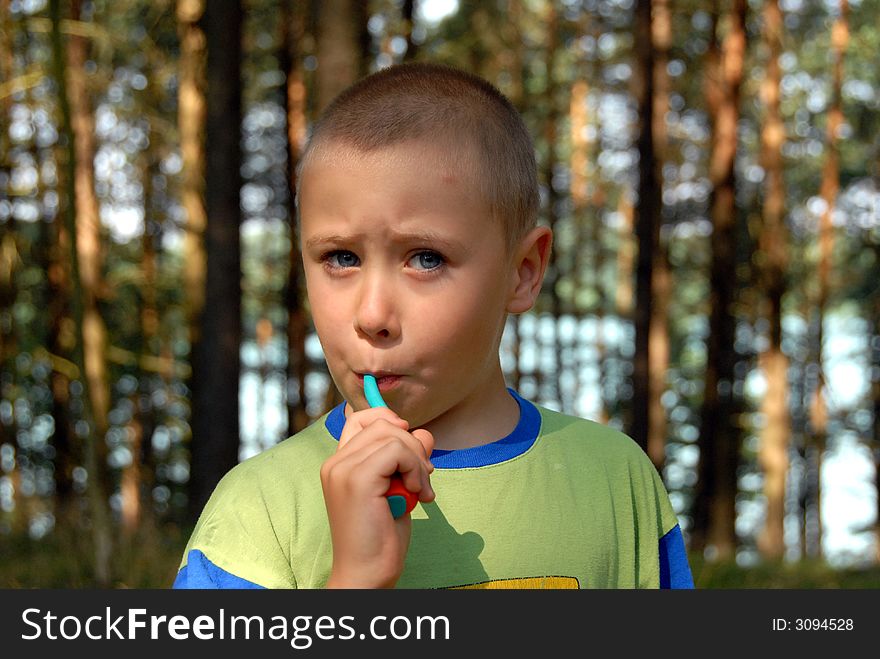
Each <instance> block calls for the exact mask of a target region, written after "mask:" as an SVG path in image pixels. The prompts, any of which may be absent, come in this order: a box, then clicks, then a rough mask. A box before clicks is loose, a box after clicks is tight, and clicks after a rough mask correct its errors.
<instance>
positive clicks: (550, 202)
mask: <svg viewBox="0 0 880 659" xmlns="http://www.w3.org/2000/svg"><path fill="white" fill-rule="evenodd" d="M558 31H559V18H558V15H557V12H556V7H555V6H554V3H553V2H552V1H551V2H547V3H546V6H545V8H544V34H545V36H546V39H547V43H546V46H545V51H544V60H545V62H546V63H547V86H546V88H545V89H544V94H543V99H541V100H542V101H543V105H544V107H545V108H546V115H545V117H544V145H545V149H546V157H545V159H544V162H543V163H542V164H543V176H542V178H543V179H544V185H545V186H546V189H547V210H546V215H545V217H546V219H547V224H548V226H549V227H550V229H551V230H553V231H557V225H558V224H559V216H558V209H559V205H560V197H561V195H560V193H559V190H557V189H556V187H555V186H554V184H553V178H554V172H555V170H556V165H557V162H558V161H559V156H558V148H557V139H558V133H559V121H560V118H561V117H560V115H561V114H562V113H561V112H560V108H559V104H558V103H557V93H558V84H557V82H556V71H555V69H556V61H557V53H558V50H559V34H558ZM560 256H561V253H560V250H559V248H558V246H557V248H556V249H553V250H551V253H550V260H549V262H548V264H547V275H546V278H545V280H544V290H545V291H547V293H548V295H549V297H550V308H549V312H550V316H551V321H552V323H553V331H552V332H549V333H547V334H548V336H547V337H546V341H543V340H542V337H543V336H544V334H545V333H544V332H542V331H541V329H540V319H538V325H539V326H537V327H536V337H535V338H536V343H537V344H538V346H539V348H538V350H539V355H538V368H537V371H536V373H535V375H536V379H537V381H538V395H539V397H540V398H541V399H543V400H544V401H548V402H549V401H554V400H555V401H559V400H561V395H560V394H561V392H560V390H559V389H560V377H559V376H560V369H561V364H560V359H559V340H558V335H559V329H558V328H559V317H560V315H561V314H562V299H561V296H560V285H559V284H560V282H561V280H562V268H561V261H560ZM544 355H547V357H549V358H548V359H545V358H544ZM547 363H552V364H553V367H552V368H553V372H552V373H546V372H545V370H544V369H543V368H542V364H547Z"/></svg>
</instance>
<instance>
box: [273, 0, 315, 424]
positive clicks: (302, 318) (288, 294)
mask: <svg viewBox="0 0 880 659" xmlns="http://www.w3.org/2000/svg"><path fill="white" fill-rule="evenodd" d="M292 4H293V3H291V2H290V0H285V2H284V3H283V10H284V13H283V15H282V38H281V52H280V53H279V61H280V64H281V70H282V72H283V73H284V78H285V80H286V81H287V94H285V96H284V115H285V116H286V117H287V189H288V199H289V200H290V201H289V209H290V266H289V267H290V269H289V271H288V275H287V282H286V284H285V288H284V292H283V296H284V303H285V307H286V308H287V382H288V386H287V434H288V435H294V434H296V433H297V432H299V431H300V430H302V429H303V428H305V427H306V426H307V425H308V424H309V422H310V421H311V419H310V418H309V415H308V412H307V411H306V374H307V373H308V360H307V359H306V335H307V334H308V329H309V322H308V317H307V313H306V310H305V306H304V303H305V286H304V281H303V274H302V261H301V257H300V249H299V243H298V241H297V240H296V237H297V230H296V210H295V209H296V205H295V204H296V166H297V163H298V162H299V157H300V153H301V149H302V147H303V145H304V144H305V139H306V86H305V81H304V80H303V72H302V68H301V67H300V65H299V62H300V59H301V58H300V56H299V52H300V48H301V45H300V44H301V43H302V40H303V37H304V36H305V22H306V21H305V16H304V11H305V10H304V9H303V7H302V6H301V5H300V3H295V4H293V6H291V5H292ZM294 383H295V384H294ZM294 387H295V389H296V392H295V395H294V391H293V390H294Z"/></svg>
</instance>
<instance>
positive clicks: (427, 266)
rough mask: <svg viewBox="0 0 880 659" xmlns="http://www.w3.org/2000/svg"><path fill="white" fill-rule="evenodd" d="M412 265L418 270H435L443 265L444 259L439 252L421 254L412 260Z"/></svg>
mask: <svg viewBox="0 0 880 659" xmlns="http://www.w3.org/2000/svg"><path fill="white" fill-rule="evenodd" d="M410 263H411V264H412V266H413V267H414V268H416V269H418V270H434V269H436V268H439V267H440V266H441V265H443V257H442V256H440V255H439V254H438V253H437V252H430V251H426V252H419V253H418V254H416V255H415V256H413V257H412V258H411V259H410Z"/></svg>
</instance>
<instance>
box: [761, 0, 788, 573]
mask: <svg viewBox="0 0 880 659" xmlns="http://www.w3.org/2000/svg"><path fill="white" fill-rule="evenodd" d="M782 30H783V20H782V12H781V11H780V8H779V2H778V0H767V1H766V2H765V4H764V42H765V43H766V46H767V53H768V60H767V71H766V74H765V77H764V82H763V83H762V86H761V96H762V100H763V102H764V108H765V114H764V126H763V129H762V131H761V160H762V165H763V167H764V177H765V178H764V181H765V184H764V204H763V209H762V227H761V235H760V238H759V245H760V253H759V257H760V259H761V260H760V262H759V271H760V277H761V288H762V289H763V295H764V299H765V304H764V307H765V312H764V316H765V318H766V319H767V321H768V325H769V328H770V329H769V332H770V336H769V341H768V344H767V349H766V350H765V351H764V352H763V353H762V355H761V358H760V361H761V366H762V368H763V370H764V377H765V379H766V381H767V392H766V393H765V395H764V400H763V401H762V405H761V412H762V416H763V418H764V424H765V425H764V428H763V430H762V432H761V445H760V450H759V453H758V460H759V463H760V465H761V469H762V471H763V473H764V498H765V499H766V501H767V513H766V517H765V521H764V529H763V532H762V533H761V535H760V537H759V538H758V548H759V549H760V551H761V554H762V555H763V556H764V558H767V559H771V560H779V559H781V558H782V557H783V556H784V554H785V535H784V530H785V481H786V477H787V474H788V467H789V459H788V451H789V443H790V438H791V417H790V415H789V412H788V395H789V392H788V358H787V357H786V355H785V353H783V352H782V298H783V295H784V294H785V289H786V281H785V272H786V268H787V267H788V249H787V242H788V241H787V231H786V227H785V187H784V183H783V178H782V176H783V163H782V145H783V143H784V142H785V125H784V124H783V122H782V116H781V114H780V110H779V95H780V90H779V85H780V80H781V70H780V66H779V57H780V56H781V55H782Z"/></svg>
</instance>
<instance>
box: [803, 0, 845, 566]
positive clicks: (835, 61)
mask: <svg viewBox="0 0 880 659" xmlns="http://www.w3.org/2000/svg"><path fill="white" fill-rule="evenodd" d="M848 18H849V4H848V2H847V0H840V6H839V12H838V15H837V17H836V18H835V21H834V24H833V26H832V28H831V53H832V54H831V56H832V79H831V105H830V107H829V108H828V119H827V123H826V129H825V142H826V144H825V148H826V157H825V165H824V168H823V170H822V184H821V190H820V192H819V194H820V196H821V197H822V199H823V200H824V202H825V204H824V206H825V208H824V211H823V212H822V217H821V218H820V220H819V237H818V239H819V265H818V272H817V273H816V274H817V279H818V292H817V296H816V311H815V321H814V324H815V332H814V336H815V339H814V344H813V350H812V352H813V353H814V356H815V362H816V364H818V365H819V377H818V379H817V381H816V384H815V389H814V391H813V399H812V401H811V404H810V426H811V431H812V432H811V435H812V436H811V437H810V440H811V444H812V447H811V448H812V451H811V452H812V456H813V465H812V473H813V474H814V477H813V483H812V488H811V489H812V492H811V495H812V496H810V499H811V500H812V509H813V510H812V512H811V513H810V516H811V517H812V519H813V522H812V523H813V525H814V528H815V535H814V538H813V542H812V551H811V553H812V554H813V555H814V556H821V555H822V459H823V456H824V453H825V445H826V442H827V438H828V401H827V400H826V392H825V385H826V379H825V367H824V360H823V357H822V353H823V348H824V343H825V331H824V324H825V316H826V313H827V309H828V302H829V299H830V297H831V268H832V264H831V260H832V253H833V251H834V225H833V221H832V219H833V218H832V216H833V213H834V209H835V207H836V205H837V194H838V191H839V190H840V147H839V144H838V142H839V131H840V128H841V126H842V125H843V121H844V116H843V103H842V97H841V91H842V88H843V61H844V56H845V54H846V49H847V45H848V43H849V21H848ZM808 551H809V548H808Z"/></svg>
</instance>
